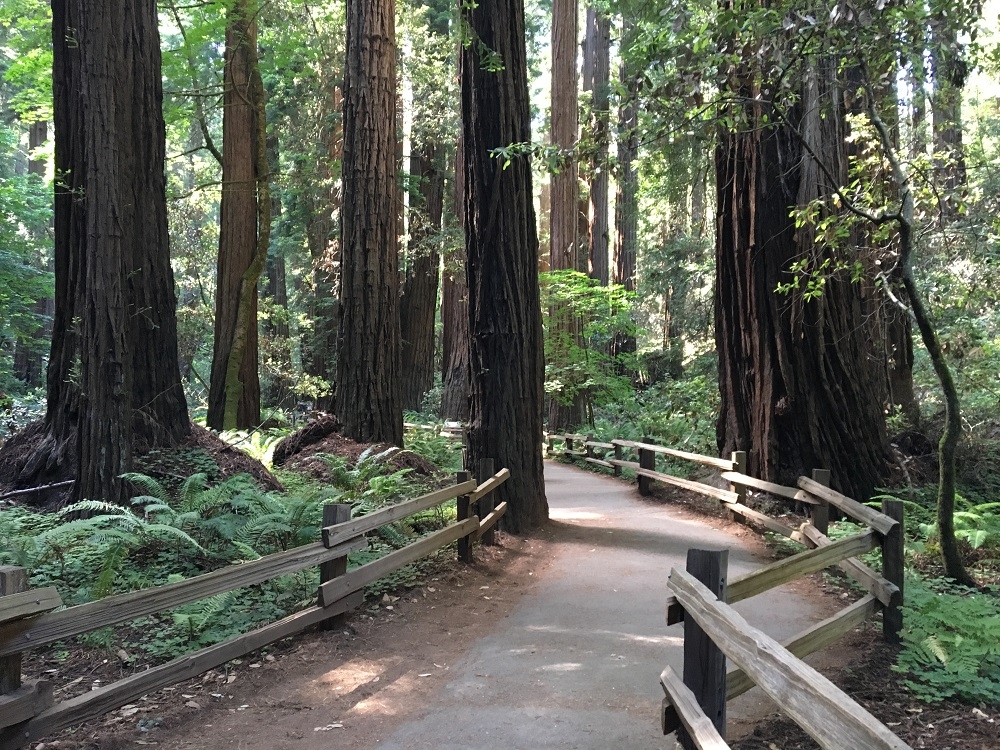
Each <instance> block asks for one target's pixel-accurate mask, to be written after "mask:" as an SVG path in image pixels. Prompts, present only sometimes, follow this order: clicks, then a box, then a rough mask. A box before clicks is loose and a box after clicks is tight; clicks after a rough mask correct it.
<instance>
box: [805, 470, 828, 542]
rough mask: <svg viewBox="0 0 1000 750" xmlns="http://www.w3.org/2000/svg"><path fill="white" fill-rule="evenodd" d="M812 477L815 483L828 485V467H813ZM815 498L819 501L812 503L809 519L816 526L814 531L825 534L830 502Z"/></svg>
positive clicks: (826, 533)
mask: <svg viewBox="0 0 1000 750" xmlns="http://www.w3.org/2000/svg"><path fill="white" fill-rule="evenodd" d="M812 478H813V481H814V482H816V483H817V484H821V485H823V486H824V487H829V486H830V470H829V469H813V472H812ZM815 499H816V500H818V501H819V505H813V506H812V508H811V510H810V511H809V516H810V520H811V521H812V525H813V526H815V527H816V531H818V532H819V533H820V534H822V535H823V536H827V535H828V534H829V533H830V503H828V502H827V501H826V500H824V499H823V498H821V497H817V498H815Z"/></svg>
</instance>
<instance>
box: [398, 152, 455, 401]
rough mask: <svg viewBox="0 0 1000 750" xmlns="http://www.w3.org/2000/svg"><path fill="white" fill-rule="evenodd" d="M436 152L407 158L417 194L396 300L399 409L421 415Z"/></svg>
mask: <svg viewBox="0 0 1000 750" xmlns="http://www.w3.org/2000/svg"><path fill="white" fill-rule="evenodd" d="M439 161H440V149H439V148H438V147H436V146H434V145H426V146H424V147H423V148H422V149H421V151H420V153H419V154H416V155H414V156H412V157H411V158H410V175H411V179H414V180H417V181H419V188H418V189H417V190H416V191H411V192H410V217H411V221H410V247H411V253H410V263H409V267H408V268H407V269H406V278H405V280H404V281H403V294H402V297H401V298H400V302H399V304H400V316H399V317H400V334H401V337H402V341H401V346H402V349H401V355H402V368H401V374H402V376H403V380H402V383H401V388H402V399H403V401H402V403H403V407H404V408H406V409H414V410H415V409H419V408H420V403H421V401H423V398H424V396H425V395H426V394H427V392H428V391H429V390H430V389H431V388H433V387H434V314H435V312H436V310H437V290H438V277H439V275H440V274H439V273H438V267H439V266H440V264H441V255H440V253H439V252H438V249H437V246H436V242H437V240H436V237H435V235H437V233H438V232H439V231H440V229H441V215H442V212H443V208H444V175H443V173H442V171H441V168H440V166H441V165H440V163H439Z"/></svg>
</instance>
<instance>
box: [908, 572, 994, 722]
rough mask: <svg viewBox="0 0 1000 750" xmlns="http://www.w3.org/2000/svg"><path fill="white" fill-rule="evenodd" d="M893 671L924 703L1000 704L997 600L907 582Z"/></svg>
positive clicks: (947, 586) (991, 596) (940, 584)
mask: <svg viewBox="0 0 1000 750" xmlns="http://www.w3.org/2000/svg"><path fill="white" fill-rule="evenodd" d="M903 614H904V624H905V627H904V629H903V632H902V638H903V646H904V647H903V650H902V651H901V652H900V654H899V658H898V660H897V664H896V666H895V667H894V668H895V669H896V670H897V671H899V672H903V673H905V674H906V675H907V677H906V679H905V680H904V682H905V684H906V685H907V686H908V687H909V688H910V689H911V690H912V691H913V692H914V694H915V695H916V696H917V697H918V698H920V699H921V700H925V701H928V702H934V701H939V700H942V699H945V698H958V699H959V700H964V701H968V702H972V703H979V702H981V701H989V702H996V701H1000V599H998V598H997V596H996V594H983V593H972V592H970V591H969V590H968V589H964V588H960V587H956V586H953V585H951V584H948V583H947V582H945V581H941V580H921V579H918V578H915V577H914V578H908V579H907V581H906V604H905V605H904V607H903Z"/></svg>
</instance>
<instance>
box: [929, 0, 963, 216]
mask: <svg viewBox="0 0 1000 750" xmlns="http://www.w3.org/2000/svg"><path fill="white" fill-rule="evenodd" d="M952 16H953V14H952V13H947V14H946V13H944V12H943V11H938V12H937V13H936V14H935V17H934V19H933V20H932V21H931V45H930V47H931V49H930V53H931V60H932V72H933V81H934V109H933V129H934V153H935V154H936V158H935V166H936V170H937V177H938V179H939V181H940V184H941V187H942V188H943V190H944V191H945V200H944V202H943V208H944V210H945V213H946V215H947V216H948V217H949V218H952V219H953V218H955V217H957V216H958V203H959V200H958V196H956V195H955V193H956V192H957V191H960V190H962V189H963V188H964V187H965V185H966V168H965V147H964V146H963V144H962V90H963V89H964V88H965V81H966V78H968V75H969V65H968V63H967V62H966V60H965V55H964V50H963V45H962V44H961V43H960V42H959V40H958V34H959V29H960V26H959V25H958V24H956V20H955V18H953V17H952Z"/></svg>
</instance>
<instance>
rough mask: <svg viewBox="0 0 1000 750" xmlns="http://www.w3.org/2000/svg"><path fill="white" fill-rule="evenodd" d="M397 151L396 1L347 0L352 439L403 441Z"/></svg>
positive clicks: (345, 339)
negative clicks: (397, 253)
mask: <svg viewBox="0 0 1000 750" xmlns="http://www.w3.org/2000/svg"><path fill="white" fill-rule="evenodd" d="M395 156H396V32H395V2H394V0H378V1H377V2H371V0H348V4H347V70H346V75H345V77H344V161H343V185H344V190H343V209H342V219H341V259H342V260H341V294H340V300H341V316H340V335H339V338H338V352H339V353H338V357H337V389H336V395H335V402H336V413H337V416H338V417H339V418H340V420H341V422H342V423H343V425H344V427H343V433H344V434H345V435H347V436H348V437H351V438H353V439H354V440H358V441H363V442H375V441H382V442H388V443H392V444H394V445H402V444H403V409H402V403H401V398H400V387H399V379H400V372H399V350H400V344H399V338H400V335H399V305H398V294H399V269H398V265H397V257H396V247H397V240H398V236H397V235H398V228H397V211H398V207H397V201H396V190H397V187H396V186H397V180H396V163H395Z"/></svg>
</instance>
